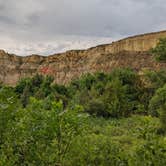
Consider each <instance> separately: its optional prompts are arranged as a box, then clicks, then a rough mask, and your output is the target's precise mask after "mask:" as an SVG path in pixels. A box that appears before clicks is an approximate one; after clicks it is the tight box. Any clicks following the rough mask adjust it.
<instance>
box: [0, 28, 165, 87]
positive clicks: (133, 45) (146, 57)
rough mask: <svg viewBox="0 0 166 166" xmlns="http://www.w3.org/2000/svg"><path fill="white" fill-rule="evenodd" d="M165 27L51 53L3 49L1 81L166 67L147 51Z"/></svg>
mask: <svg viewBox="0 0 166 166" xmlns="http://www.w3.org/2000/svg"><path fill="white" fill-rule="evenodd" d="M163 37H166V31H161V32H155V33H149V34H143V35H138V36H134V37H129V38H126V39H122V40H119V41H117V42H113V43H111V44H106V45H100V46H97V47H93V48H90V49H87V50H72V51H67V52H65V53H61V54H54V55H50V56H48V57H43V56H39V55H31V56H27V57H20V56H16V55H13V54H8V53H6V52H4V51H3V50H0V82H3V83H5V84H8V85H15V84H16V83H17V81H18V80H20V79H21V78H23V77H29V76H32V75H34V74H36V73H40V74H45V75H47V74H49V75H52V76H54V78H55V82H57V83H61V84H66V83H68V82H70V81H71V80H72V79H74V78H77V77H79V76H80V75H82V74H85V73H87V72H91V73H93V72H96V71H100V72H101V71H103V72H110V71H111V70H112V69H114V68H117V67H131V68H133V69H135V70H137V71H139V70H141V69H142V68H149V69H153V70H159V69H164V70H165V69H166V63H157V62H155V60H154V59H153V57H152V56H151V55H150V54H149V53H148V51H149V49H151V48H153V47H155V46H156V44H157V42H158V40H159V39H160V38H163Z"/></svg>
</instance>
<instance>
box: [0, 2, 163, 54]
mask: <svg viewBox="0 0 166 166" xmlns="http://www.w3.org/2000/svg"><path fill="white" fill-rule="evenodd" d="M165 29H166V1H165V0H0V49H4V50H6V51H8V52H10V53H11V52H12V53H15V54H19V55H29V54H42V55H48V54H53V53H56V52H62V51H65V50H69V49H83V48H88V47H91V46H95V45H98V44H102V43H110V42H111V41H113V40H117V39H120V38H122V37H126V36H130V35H135V34H140V33H146V32H151V31H159V30H165Z"/></svg>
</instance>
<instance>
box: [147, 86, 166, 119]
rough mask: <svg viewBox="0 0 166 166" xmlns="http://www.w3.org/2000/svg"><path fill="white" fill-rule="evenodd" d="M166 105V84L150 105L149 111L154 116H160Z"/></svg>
mask: <svg viewBox="0 0 166 166" xmlns="http://www.w3.org/2000/svg"><path fill="white" fill-rule="evenodd" d="M165 103H166V84H165V85H164V86H163V87H162V88H159V89H158V90H157V91H156V93H155V95H154V96H153V97H152V99H151V100H150V103H149V111H150V113H151V115H153V116H159V115H160V113H161V110H163V107H164V105H165Z"/></svg>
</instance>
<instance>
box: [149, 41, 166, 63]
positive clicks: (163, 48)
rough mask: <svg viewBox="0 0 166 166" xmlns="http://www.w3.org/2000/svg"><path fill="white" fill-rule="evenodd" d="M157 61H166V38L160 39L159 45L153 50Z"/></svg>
mask: <svg viewBox="0 0 166 166" xmlns="http://www.w3.org/2000/svg"><path fill="white" fill-rule="evenodd" d="M151 53H152V54H153V55H154V56H155V58H156V60H157V61H163V62H166V38H162V39H160V41H159V42H158V44H157V46H156V47H155V48H153V49H152V50H151Z"/></svg>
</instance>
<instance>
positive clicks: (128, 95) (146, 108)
mask: <svg viewBox="0 0 166 166" xmlns="http://www.w3.org/2000/svg"><path fill="white" fill-rule="evenodd" d="M151 115H153V116H151ZM165 124H166V72H165V71H158V72H155V71H145V72H144V73H143V74H142V75H139V74H138V73H136V72H135V71H133V70H131V69H128V68H127V69H116V70H113V71H112V72H111V73H108V74H105V73H94V74H85V75H83V76H82V77H81V78H79V79H76V80H73V81H72V82H71V83H70V84H68V85H59V84H56V83H54V82H53V78H52V77H50V76H42V75H35V76H34V77H31V78H24V79H22V80H20V82H18V84H17V86H16V87H13V88H12V87H6V86H4V85H1V86H0V166H1V165H2V166H4V165H5V166H17V165H31V166H36V165H41V166H45V165H50V166H54V165H57V166H73V165H75V166H77V165H78V166H84V165H92V166H93V165H94V166H95V165H97V166H107V165H108V166H109V165H115V166H119V165H124V166H125V165H126V166H133V165H156V166H160V165H165V164H166V139H165V135H164V134H165V133H166V125H165Z"/></svg>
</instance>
